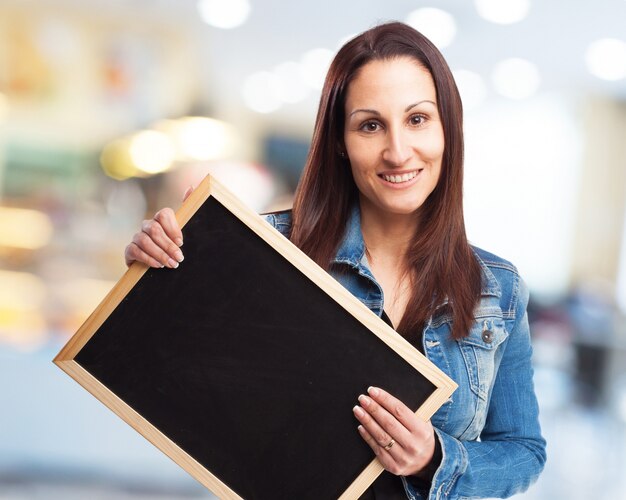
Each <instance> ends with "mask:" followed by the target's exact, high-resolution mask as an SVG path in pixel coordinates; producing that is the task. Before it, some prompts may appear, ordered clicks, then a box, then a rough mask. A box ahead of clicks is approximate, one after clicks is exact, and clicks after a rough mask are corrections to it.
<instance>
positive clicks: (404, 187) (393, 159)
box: [344, 57, 444, 216]
mask: <svg viewBox="0 0 626 500" xmlns="http://www.w3.org/2000/svg"><path fill="white" fill-rule="evenodd" d="M345 112H346V122H345V129H344V130H345V132H344V143H345V147H346V153H347V156H348V158H349V160H350V165H351V168H352V175H353V177H354V181H355V183H356V185H357V187H358V189H359V192H360V200H361V210H362V211H368V212H369V213H372V211H374V212H376V213H377V214H378V215H383V216H385V215H392V214H394V215H409V214H414V213H415V212H416V211H417V209H418V208H419V207H420V206H422V204H423V203H424V201H425V200H426V198H428V196H429V195H430V193H432V192H433V190H434V189H435V186H436V185H437V181H438V180H439V173H440V171H441V160H442V157H443V149H444V138H443V127H442V125H441V120H440V118H439V112H438V109H437V93H436V90H435V85H434V82H433V79H432V76H431V74H430V72H429V71H428V70H426V69H425V68H423V67H422V66H421V65H419V64H418V63H417V62H416V61H415V60H413V59H411V58H409V57H398V58H395V59H389V60H374V61H371V62H369V63H367V64H366V65H365V66H363V67H362V68H361V69H360V70H359V72H358V74H357V76H356V78H355V79H354V80H353V81H352V82H351V83H350V85H349V86H348V92H347V95H346V109H345Z"/></svg>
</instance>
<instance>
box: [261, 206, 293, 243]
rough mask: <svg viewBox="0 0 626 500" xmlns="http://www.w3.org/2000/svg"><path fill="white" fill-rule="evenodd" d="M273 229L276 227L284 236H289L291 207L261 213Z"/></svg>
mask: <svg viewBox="0 0 626 500" xmlns="http://www.w3.org/2000/svg"><path fill="white" fill-rule="evenodd" d="M261 217H263V218H264V219H265V220H266V221H267V222H269V223H270V224H271V225H272V227H274V229H277V230H278V231H279V232H280V234H282V235H283V236H284V237H285V238H289V233H290V232H291V209H289V210H281V211H279V212H269V213H266V214H261Z"/></svg>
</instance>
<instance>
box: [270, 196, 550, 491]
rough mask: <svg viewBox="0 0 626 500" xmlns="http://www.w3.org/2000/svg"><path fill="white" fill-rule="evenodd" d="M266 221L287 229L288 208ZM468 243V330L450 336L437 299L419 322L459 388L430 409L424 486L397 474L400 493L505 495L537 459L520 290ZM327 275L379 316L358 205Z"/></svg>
mask: <svg viewBox="0 0 626 500" xmlns="http://www.w3.org/2000/svg"><path fill="white" fill-rule="evenodd" d="M266 220H267V221H268V222H269V223H270V224H272V225H273V226H274V227H275V228H276V229H278V230H279V231H280V232H281V233H282V234H283V235H285V236H288V234H289V231H290V228H291V213H290V212H288V211H287V212H279V213H275V214H268V215H266ZM474 252H475V255H476V258H477V260H478V262H479V263H480V266H481V268H482V274H483V287H482V295H481V299H480V302H479V304H478V305H477V307H476V309H475V321H474V324H473V325H472V328H471V330H470V332H469V335H468V336H467V337H465V338H463V339H461V340H455V339H453V338H452V336H451V321H452V319H451V317H450V316H449V314H448V313H447V312H446V311H445V310H446V308H441V307H439V308H438V310H436V311H435V313H434V314H433V316H432V317H431V318H430V320H429V321H428V323H427V325H426V326H425V328H424V332H423V338H422V343H423V352H424V353H425V355H426V357H427V358H428V359H429V360H430V361H432V362H433V363H434V364H435V365H437V366H438V367H439V368H440V369H441V370H442V371H443V372H445V373H446V374H447V375H448V376H450V377H451V378H452V379H453V380H454V381H455V382H456V383H457V384H458V386H459V387H458V389H457V390H456V391H455V392H454V393H453V394H452V397H451V398H450V399H449V400H448V401H446V402H445V403H444V404H443V406H442V407H441V408H440V409H439V410H438V411H437V412H436V413H435V414H434V415H433V416H432V418H431V423H432V425H433V427H434V429H435V433H436V435H437V437H438V439H439V442H440V444H441V449H442V461H441V464H440V466H439V467H438V469H437V471H436V472H435V475H434V476H433V480H432V483H431V487H430V491H417V489H416V488H415V487H414V486H413V485H412V484H411V482H410V481H407V480H406V479H405V478H402V481H403V483H404V488H405V491H406V494H407V498H410V499H414V500H417V499H428V500H452V499H455V500H456V499H469V498H486V497H498V498H506V497H509V496H511V495H514V494H516V493H520V492H522V491H524V490H526V489H527V488H528V487H529V486H530V484H532V483H533V482H534V481H535V480H536V479H537V477H538V475H539V473H540V472H541V471H542V469H543V466H544V463H545V460H546V453H545V445H546V443H545V440H544V439H543V437H542V435H541V430H540V427H539V421H538V412H539V410H538V406H537V400H536V397H535V392H534V388H533V380H532V378H533V370H532V366H531V353H532V349H531V345H530V333H529V328H528V318H527V314H526V305H527V303H528V291H527V289H526V286H525V284H524V282H523V281H522V280H521V278H520V276H519V275H518V273H517V270H516V268H515V267H514V266H513V265H512V264H511V263H509V262H507V261H505V260H503V259H501V258H499V257H496V256H495V255H492V254H490V253H488V252H485V251H483V250H480V249H478V248H474ZM330 274H331V275H332V276H333V277H334V278H335V279H336V280H338V281H339V282H340V283H341V284H342V285H344V286H345V287H346V288H347V289H348V290H349V291H350V292H351V293H352V294H353V295H355V296H356V297H357V298H358V299H359V300H361V302H363V303H364V304H365V305H366V306H367V307H368V308H369V309H371V310H372V311H373V312H375V313H376V314H378V315H379V316H381V315H382V312H383V292H382V288H381V287H380V285H379V284H378V283H377V282H376V280H375V279H374V276H373V275H372V273H371V271H370V269H369V267H368V265H367V259H366V257H365V244H364V242H363V235H362V233H361V224H360V213H359V209H358V204H357V205H355V206H354V208H353V210H352V213H351V215H350V218H349V221H348V225H347V228H346V233H345V235H344V238H343V241H342V242H341V244H340V246H339V249H338V251H337V254H336V256H335V258H334V261H333V262H332V264H331V268H330ZM444 304H445V302H444V303H442V304H441V305H442V306H443V305H444ZM440 311H443V312H440Z"/></svg>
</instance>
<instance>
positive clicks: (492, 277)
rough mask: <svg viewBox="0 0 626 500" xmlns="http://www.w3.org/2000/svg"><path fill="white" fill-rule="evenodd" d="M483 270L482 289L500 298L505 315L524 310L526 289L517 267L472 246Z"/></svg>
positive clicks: (513, 316) (516, 313) (526, 296)
mask: <svg viewBox="0 0 626 500" xmlns="http://www.w3.org/2000/svg"><path fill="white" fill-rule="evenodd" d="M472 250H473V251H474V255H475V256H476V259H477V260H478V263H479V264H480V266H481V268H482V271H483V291H485V290H487V291H491V292H493V294H495V295H497V296H498V297H499V298H500V307H501V308H502V312H503V314H504V315H505V316H508V317H509V318H511V319H512V318H516V317H517V316H518V314H520V312H521V313H523V312H524V311H525V310H526V306H527V304H528V289H527V287H526V284H525V283H524V280H523V279H522V277H521V276H520V273H519V271H518V269H517V267H516V266H515V265H514V264H513V263H512V262H510V261H508V260H506V259H503V258H502V257H499V256H497V255H495V254H493V253H491V252H488V251H486V250H483V249H482V248H478V247H475V246H472Z"/></svg>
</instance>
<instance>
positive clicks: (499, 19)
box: [474, 0, 530, 24]
mask: <svg viewBox="0 0 626 500" xmlns="http://www.w3.org/2000/svg"><path fill="white" fill-rule="evenodd" d="M474 4H475V5H476V10H477V11H478V14H479V15H480V16H481V17H482V18H483V19H485V20H487V21H490V22H492V23H496V24H513V23H518V22H520V21H522V20H523V19H525V18H526V16H528V11H529V10H530V0H474Z"/></svg>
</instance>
